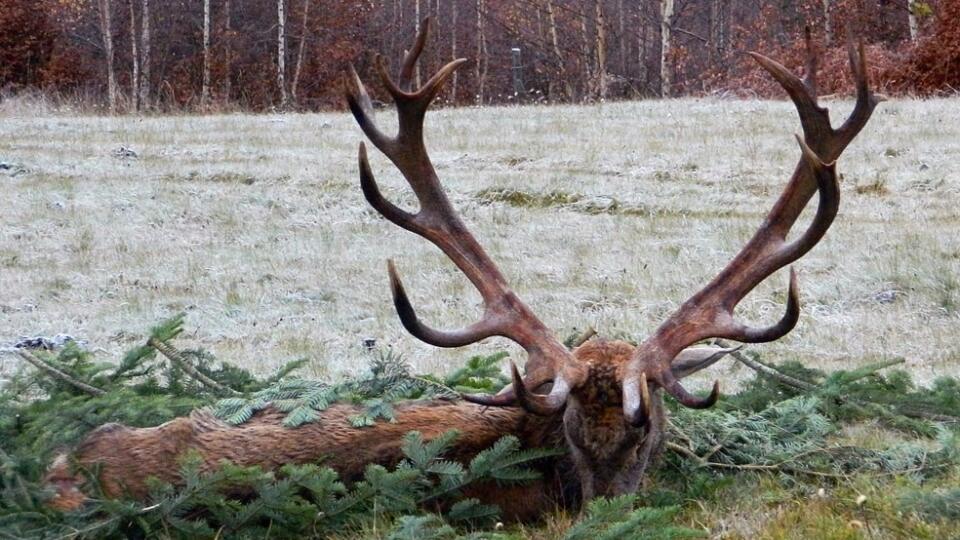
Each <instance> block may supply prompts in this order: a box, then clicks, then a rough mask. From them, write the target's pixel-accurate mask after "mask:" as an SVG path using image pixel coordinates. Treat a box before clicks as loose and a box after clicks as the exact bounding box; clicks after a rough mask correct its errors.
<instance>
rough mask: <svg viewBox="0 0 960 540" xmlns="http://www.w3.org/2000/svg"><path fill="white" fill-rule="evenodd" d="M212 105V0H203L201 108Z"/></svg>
mask: <svg viewBox="0 0 960 540" xmlns="http://www.w3.org/2000/svg"><path fill="white" fill-rule="evenodd" d="M209 105H210V0H203V83H202V86H201V87H200V108H201V109H202V110H206V109H207V107H208V106H209Z"/></svg>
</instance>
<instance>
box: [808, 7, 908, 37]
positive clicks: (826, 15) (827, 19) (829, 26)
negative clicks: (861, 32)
mask: <svg viewBox="0 0 960 540" xmlns="http://www.w3.org/2000/svg"><path fill="white" fill-rule="evenodd" d="M907 1H908V2H909V1H910V0H907ZM830 4H831V2H830V0H823V41H824V43H825V44H826V46H827V47H829V46H830V45H831V44H832V42H833V19H832V15H831V13H830Z"/></svg>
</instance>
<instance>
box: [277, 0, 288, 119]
mask: <svg viewBox="0 0 960 540" xmlns="http://www.w3.org/2000/svg"><path fill="white" fill-rule="evenodd" d="M286 75H287V17H286V9H285V6H284V0H277V89H278V90H280V108H281V109H285V108H286V107H287V80H286Z"/></svg>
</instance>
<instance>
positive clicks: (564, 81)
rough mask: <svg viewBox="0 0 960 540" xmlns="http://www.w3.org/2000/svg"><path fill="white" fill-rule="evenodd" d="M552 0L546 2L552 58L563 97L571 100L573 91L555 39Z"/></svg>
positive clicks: (554, 14)
mask: <svg viewBox="0 0 960 540" xmlns="http://www.w3.org/2000/svg"><path fill="white" fill-rule="evenodd" d="M553 1H554V0H547V17H548V19H549V23H550V44H551V45H552V46H553V57H554V60H555V61H556V63H557V72H558V73H559V74H560V82H561V83H562V85H563V90H564V95H565V97H566V98H567V99H573V89H572V88H571V87H570V81H568V80H567V66H566V62H564V60H563V53H561V52H560V40H559V38H558V37H557V16H556V12H555V10H554V7H553Z"/></svg>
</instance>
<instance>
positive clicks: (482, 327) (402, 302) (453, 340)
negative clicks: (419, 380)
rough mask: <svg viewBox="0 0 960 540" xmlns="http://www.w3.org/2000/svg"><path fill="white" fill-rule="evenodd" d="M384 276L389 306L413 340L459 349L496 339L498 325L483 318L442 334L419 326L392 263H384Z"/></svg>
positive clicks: (415, 314) (488, 318) (419, 323)
mask: <svg viewBox="0 0 960 540" xmlns="http://www.w3.org/2000/svg"><path fill="white" fill-rule="evenodd" d="M387 272H388V273H389V274H390V291H391V292H392V293H393V305H394V307H395V308H396V310H397V315H399V316H400V322H401V323H402V324H403V327H404V328H406V329H407V331H408V332H410V334H412V335H413V337H415V338H417V339H419V340H420V341H423V342H425V343H429V344H430V345H433V346H434V347H445V348H452V347H463V346H464V345H470V344H471V343H476V342H478V341H480V340H482V339H486V338H488V337H492V336H495V335H497V331H498V329H499V326H501V321H499V320H498V319H497V317H496V315H494V317H484V318H483V319H480V320H479V321H477V322H476V323H474V324H472V325H470V326H468V327H466V328H463V329H460V330H455V331H444V330H436V329H433V328H430V327H429V326H427V325H425V324H423V323H422V322H420V319H419V318H417V313H416V311H415V310H414V309H413V306H412V305H411V304H410V299H409V298H408V297H407V293H406V291H405V290H404V288H403V283H402V282H401V281H400V276H399V275H398V274H397V267H396V265H394V263H393V260H392V259H388V260H387Z"/></svg>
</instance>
